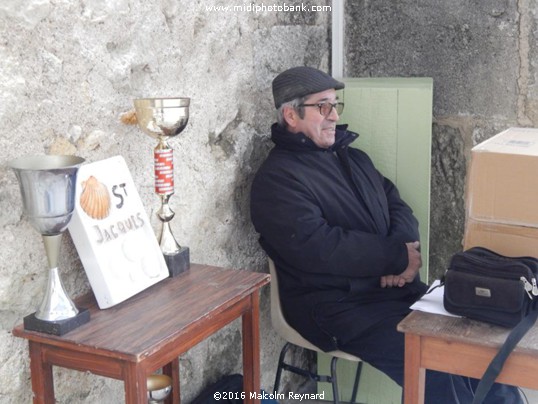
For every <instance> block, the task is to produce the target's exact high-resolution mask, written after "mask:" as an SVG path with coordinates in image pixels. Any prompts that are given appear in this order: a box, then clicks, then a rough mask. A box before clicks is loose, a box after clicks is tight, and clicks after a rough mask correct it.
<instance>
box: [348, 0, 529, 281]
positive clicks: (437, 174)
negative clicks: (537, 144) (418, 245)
mask: <svg viewBox="0 0 538 404" xmlns="http://www.w3.org/2000/svg"><path fill="white" fill-rule="evenodd" d="M537 5H538V4H537V2H536V1H535V0H519V1H508V0H487V1H486V0H482V1H474V2H469V1H465V0H454V1H449V2H446V1H441V0H426V1H421V2H417V1H413V0H402V1H397V2H395V1H391V0H376V1H368V0H359V1H346V20H345V26H346V42H345V52H346V59H345V73H346V75H347V76H349V77H370V76H371V77H376V76H381V77H389V76H403V77H415V76H418V77H432V78H433V82H434V100H433V101H434V108H433V115H434V125H433V139H432V200H431V240H430V241H431V244H430V253H431V255H430V277H431V278H437V277H439V276H440V275H441V274H442V273H443V272H444V270H445V268H446V265H447V263H448V260H449V258H450V256H451V255H452V254H453V253H454V252H456V251H458V250H461V248H462V237H463V230H464V220H465V211H464V209H465V208H464V196H465V178H466V175H467V168H468V163H469V158H470V149H471V147H472V146H474V145H475V144H477V143H480V142H481V141H483V140H485V139H487V138H489V137H491V136H493V135H495V134H497V133H499V132H501V131H502V130H504V129H506V128H508V127H510V126H536V125H538V109H537V103H538V90H537V89H538V87H537V80H536V79H537V75H538V71H537V69H536V65H537V64H538V55H537V49H538V48H537V45H536V43H537V41H536V39H537V35H538V31H537V15H536V9H537Z"/></svg>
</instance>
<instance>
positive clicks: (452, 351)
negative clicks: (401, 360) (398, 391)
mask: <svg viewBox="0 0 538 404" xmlns="http://www.w3.org/2000/svg"><path fill="white" fill-rule="evenodd" d="M398 331H401V332H404V333H405V373H404V403H405V404H422V403H424V381H425V370H426V369H433V370H439V371H442V372H447V373H452V374H457V375H463V376H470V377H474V378H478V379H480V378H481V377H482V375H483V374H484V372H485V371H486V368H487V367H488V365H489V363H490V362H491V360H492V359H493V357H494V356H495V354H496V353H497V351H498V350H499V348H500V347H501V345H502V344H503V342H504V340H505V339H506V337H507V335H508V332H509V330H508V329H507V328H502V327H497V326H494V325H490V324H487V323H483V322H479V321H472V320H468V319H464V318H457V317H448V316H442V315H440V314H432V313H424V312H421V311H413V312H412V313H411V314H409V315H408V316H407V317H406V318H405V319H404V320H402V321H401V322H400V324H398ZM536 375H538V327H537V326H535V327H534V328H532V329H531V330H530V331H529V332H528V333H527V334H526V335H525V336H524V337H523V339H522V340H521V341H520V342H519V344H518V346H517V347H516V348H515V349H514V351H513V352H512V354H511V355H510V356H509V357H508V359H507V361H506V362H505V364H504V367H503V370H502V372H501V373H500V374H499V377H498V378H497V381H498V382H500V383H506V384H511V385H514V386H520V387H527V388H530V389H538V377H537V376H536Z"/></svg>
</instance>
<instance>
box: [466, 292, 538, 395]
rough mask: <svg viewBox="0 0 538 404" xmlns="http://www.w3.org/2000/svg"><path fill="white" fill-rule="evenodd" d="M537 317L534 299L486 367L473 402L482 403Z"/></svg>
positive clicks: (537, 310) (537, 312)
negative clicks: (505, 363)
mask: <svg viewBox="0 0 538 404" xmlns="http://www.w3.org/2000/svg"><path fill="white" fill-rule="evenodd" d="M537 319H538V308H537V307H536V301H534V302H533V304H532V308H531V311H530V313H529V314H527V315H526V316H525V317H524V318H523V319H522V320H521V321H520V322H519V323H518V324H517V325H516V326H515V327H514V328H513V329H512V331H510V333H509V334H508V337H507V338H506V341H505V342H504V344H503V346H502V347H501V349H500V350H499V352H497V355H495V357H494V358H493V360H492V361H491V363H490V364H489V366H488V368H487V369H486V372H485V373H484V376H482V379H481V380H480V382H479V383H478V386H477V388H476V391H475V396H474V399H473V404H482V402H483V401H484V398H485V397H486V394H487V393H488V391H489V390H490V389H491V386H493V383H495V379H497V376H499V373H501V370H502V368H503V365H504V362H505V361H506V359H507V358H508V356H509V355H510V353H511V352H512V351H513V350H514V348H515V347H516V345H517V344H518V342H519V341H520V340H521V339H522V338H523V336H524V335H525V334H526V333H527V331H529V330H530V329H531V328H532V326H533V325H534V323H535V322H536V320H537Z"/></svg>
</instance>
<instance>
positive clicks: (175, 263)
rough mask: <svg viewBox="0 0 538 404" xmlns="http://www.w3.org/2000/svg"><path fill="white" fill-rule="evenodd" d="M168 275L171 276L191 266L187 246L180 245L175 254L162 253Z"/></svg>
mask: <svg viewBox="0 0 538 404" xmlns="http://www.w3.org/2000/svg"><path fill="white" fill-rule="evenodd" d="M163 256H164V261H165V262H166V266H167V267H168V272H169V273H170V277H171V278H173V277H175V276H177V275H179V274H181V273H183V272H185V271H187V270H188V269H189V268H190V267H191V261H190V254H189V247H181V249H180V250H179V252H177V253H176V254H163Z"/></svg>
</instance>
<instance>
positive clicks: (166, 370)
mask: <svg viewBox="0 0 538 404" xmlns="http://www.w3.org/2000/svg"><path fill="white" fill-rule="evenodd" d="M163 374H165V375H167V376H170V378H171V379H172V394H170V395H169V396H168V398H167V399H166V400H165V401H164V403H165V404H180V402H181V390H180V387H179V386H180V382H179V358H176V359H174V360H173V361H172V362H170V363H169V364H167V365H166V366H164V367H163Z"/></svg>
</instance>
